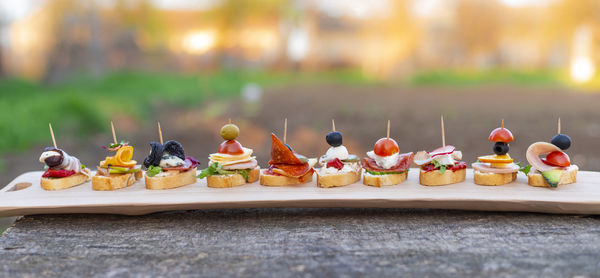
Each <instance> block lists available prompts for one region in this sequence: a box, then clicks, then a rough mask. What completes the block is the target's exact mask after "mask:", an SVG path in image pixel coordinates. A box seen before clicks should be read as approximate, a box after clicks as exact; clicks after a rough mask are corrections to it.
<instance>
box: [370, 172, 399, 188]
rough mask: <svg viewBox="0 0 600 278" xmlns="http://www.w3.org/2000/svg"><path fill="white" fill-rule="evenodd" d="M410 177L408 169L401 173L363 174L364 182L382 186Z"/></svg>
mask: <svg viewBox="0 0 600 278" xmlns="http://www.w3.org/2000/svg"><path fill="white" fill-rule="evenodd" d="M407 177H408V171H404V172H402V173H400V174H387V175H371V174H369V173H365V174H364V176H363V184H364V185H368V186H375V187H381V186H384V185H396V184H399V183H402V182H403V181H405V180H406V178H407Z"/></svg>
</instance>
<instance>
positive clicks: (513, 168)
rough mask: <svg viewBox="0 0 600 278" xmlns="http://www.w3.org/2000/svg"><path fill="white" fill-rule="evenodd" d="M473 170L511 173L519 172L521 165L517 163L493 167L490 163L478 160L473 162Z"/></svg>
mask: <svg viewBox="0 0 600 278" xmlns="http://www.w3.org/2000/svg"><path fill="white" fill-rule="evenodd" d="M471 167H473V170H477V171H479V172H482V173H494V174H509V173H516V172H519V169H520V168H519V166H518V165H516V164H514V163H513V164H512V165H510V166H509V167H507V168H495V167H491V166H490V164H489V163H483V162H476V163H473V164H471Z"/></svg>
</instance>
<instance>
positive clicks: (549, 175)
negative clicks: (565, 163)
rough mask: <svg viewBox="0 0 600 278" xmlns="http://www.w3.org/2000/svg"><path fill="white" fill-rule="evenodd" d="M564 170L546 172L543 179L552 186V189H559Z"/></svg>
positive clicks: (543, 173)
mask: <svg viewBox="0 0 600 278" xmlns="http://www.w3.org/2000/svg"><path fill="white" fill-rule="evenodd" d="M562 173H563V171H562V170H550V171H546V172H542V177H544V179H545V180H546V182H547V183H548V184H549V185H550V187H557V186H558V183H559V182H560V177H561V176H562Z"/></svg>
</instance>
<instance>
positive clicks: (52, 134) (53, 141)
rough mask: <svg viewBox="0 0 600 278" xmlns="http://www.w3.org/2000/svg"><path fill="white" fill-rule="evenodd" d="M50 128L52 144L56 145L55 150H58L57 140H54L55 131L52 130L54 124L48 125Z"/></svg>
mask: <svg viewBox="0 0 600 278" xmlns="http://www.w3.org/2000/svg"><path fill="white" fill-rule="evenodd" d="M48 126H49V127H50V136H52V144H54V148H55V149H58V147H57V146H56V139H54V130H52V124H51V123H48Z"/></svg>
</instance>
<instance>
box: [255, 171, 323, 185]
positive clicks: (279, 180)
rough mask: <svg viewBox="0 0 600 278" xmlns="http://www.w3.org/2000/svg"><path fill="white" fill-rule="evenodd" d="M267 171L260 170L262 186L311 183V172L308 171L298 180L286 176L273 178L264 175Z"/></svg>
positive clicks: (272, 176) (273, 176)
mask: <svg viewBox="0 0 600 278" xmlns="http://www.w3.org/2000/svg"><path fill="white" fill-rule="evenodd" d="M266 171H267V170H262V172H261V173H260V184H261V185H264V186H286V185H296V184H302V183H307V182H311V181H312V177H313V171H308V173H306V174H305V175H304V176H302V177H299V178H292V177H286V176H275V175H269V174H265V172H266Z"/></svg>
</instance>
